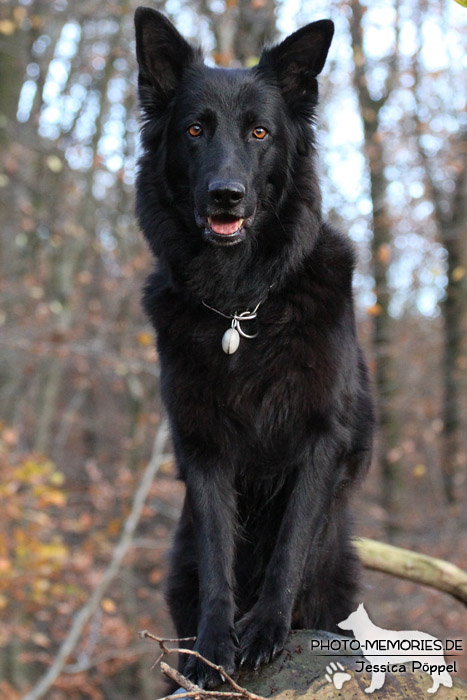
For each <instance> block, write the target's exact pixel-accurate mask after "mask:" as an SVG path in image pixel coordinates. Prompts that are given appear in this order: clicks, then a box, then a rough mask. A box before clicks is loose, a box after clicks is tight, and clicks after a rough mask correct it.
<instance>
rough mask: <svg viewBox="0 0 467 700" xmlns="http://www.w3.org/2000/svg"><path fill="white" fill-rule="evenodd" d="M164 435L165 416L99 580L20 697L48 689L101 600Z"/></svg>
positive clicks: (32, 698)
mask: <svg viewBox="0 0 467 700" xmlns="http://www.w3.org/2000/svg"><path fill="white" fill-rule="evenodd" d="M167 436H168V421H167V419H164V420H163V421H162V423H161V424H160V426H159V430H158V431H157V434H156V437H155V439H154V446H153V450H152V455H151V459H150V460H149V462H148V464H147V466H146V468H145V470H144V472H143V475H142V477H141V481H140V483H139V486H138V488H137V490H136V493H135V495H134V498H133V504H132V507H131V511H130V514H129V516H128V518H127V519H126V521H125V524H124V526H123V532H122V535H121V537H120V540H119V542H118V544H117V546H116V547H115V549H114V552H113V555H112V559H111V561H110V564H109V566H108V567H107V569H106V570H105V572H104V575H103V577H102V579H101V581H100V583H99V584H98V585H97V586H96V588H95V589H94V591H93V592H92V594H91V596H90V598H89V600H88V602H87V603H86V604H85V605H83V607H82V608H80V610H79V611H78V612H77V613H76V615H75V617H74V619H73V623H72V625H71V627H70V631H69V632H68V634H67V636H66V638H65V640H64V641H63V643H62V645H61V647H60V648H59V650H58V653H57V656H56V657H55V659H54V661H53V663H52V665H51V666H50V667H49V669H48V670H47V671H46V673H44V675H43V676H42V677H41V678H40V680H39V681H38V682H37V683H36V685H34V686H33V687H32V688H31V690H30V691H29V692H28V693H26V695H24V696H23V697H22V698H21V700H38V698H41V697H42V696H43V695H44V693H46V692H47V691H48V689H49V688H50V686H51V685H52V684H53V683H54V681H55V680H56V679H57V678H58V676H59V675H60V673H61V672H62V671H63V668H64V666H65V663H66V660H67V658H68V657H69V655H70V654H71V653H72V652H73V651H74V649H75V648H76V645H77V644H78V642H79V640H80V637H81V634H82V631H83V628H84V626H85V624H86V623H87V622H88V620H89V619H90V617H91V615H92V614H93V612H94V611H95V609H96V608H97V606H98V605H99V603H100V602H101V600H102V597H103V595H104V593H105V591H106V590H107V588H108V586H109V584H110V583H111V582H112V581H113V579H114V578H115V576H116V575H117V574H118V572H119V570H120V567H121V564H122V561H123V558H124V556H125V554H126V553H127V551H128V549H129V547H130V545H131V542H132V539H133V535H134V532H135V530H136V527H137V526H138V523H139V520H140V518H141V513H142V510H143V506H144V503H145V501H146V498H147V496H148V493H149V489H150V488H151V485H152V482H153V481H154V477H155V475H156V474H157V471H158V469H159V467H160V465H161V464H162V462H163V459H162V456H163V449H164V445H165V442H166V440H167Z"/></svg>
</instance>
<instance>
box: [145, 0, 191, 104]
mask: <svg viewBox="0 0 467 700" xmlns="http://www.w3.org/2000/svg"><path fill="white" fill-rule="evenodd" d="M135 29H136V57H137V59H138V66H139V79H138V83H139V88H140V93H141V89H143V91H144V88H147V87H151V88H153V89H155V90H156V91H157V93H158V97H159V98H165V99H170V97H171V95H172V93H173V91H174V90H175V88H176V86H177V83H178V82H179V80H180V78H181V76H182V73H183V70H184V69H185V67H186V66H187V65H188V64H189V63H190V62H191V61H193V60H194V58H195V56H196V51H195V50H194V49H193V48H192V47H191V46H190V44H188V42H186V41H185V39H184V38H183V37H182V35H181V34H180V33H179V32H178V31H177V30H176V29H175V27H174V26H173V24H172V23H171V22H169V20H168V19H167V18H166V17H164V15H162V14H161V13H160V12H157V11H156V10H152V9H151V8H149V7H138V9H137V10H136V12H135ZM141 98H142V100H143V95H141ZM143 101H144V100H143ZM143 106H144V105H143Z"/></svg>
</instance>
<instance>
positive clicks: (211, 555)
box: [183, 468, 236, 688]
mask: <svg viewBox="0 0 467 700" xmlns="http://www.w3.org/2000/svg"><path fill="white" fill-rule="evenodd" d="M186 486H187V497H188V501H189V505H190V511H191V515H192V519H193V529H194V532H195V538H196V544H197V550H198V577H199V618H198V619H199V621H198V632H197V640H196V644H195V647H194V649H195V650H196V651H198V652H199V653H200V654H202V655H203V656H204V657H206V658H207V659H209V660H210V661H213V662H214V663H216V664H219V665H221V666H223V668H224V669H225V670H226V671H227V672H228V673H231V672H232V671H233V670H234V662H235V651H236V647H235V644H234V639H235V631H234V625H233V620H234V597H233V584H232V579H233V557H234V524H235V507H236V502H235V490H234V488H233V485H232V484H231V482H230V479H229V477H228V475H226V474H225V473H219V469H218V468H217V469H216V468H214V469H211V470H207V469H204V470H203V469H197V468H195V469H192V468H190V469H188V470H186ZM183 673H184V675H185V676H187V677H188V678H189V679H190V680H191V681H193V682H195V683H197V684H198V685H200V686H201V687H204V688H209V687H212V686H214V685H218V684H219V683H220V681H221V678H220V676H219V674H218V673H217V672H216V671H214V670H213V669H211V668H210V667H208V666H207V664H205V663H204V662H202V661H201V660H199V659H196V658H195V657H193V656H190V657H189V658H188V660H187V662H186V664H185V666H184V670H183Z"/></svg>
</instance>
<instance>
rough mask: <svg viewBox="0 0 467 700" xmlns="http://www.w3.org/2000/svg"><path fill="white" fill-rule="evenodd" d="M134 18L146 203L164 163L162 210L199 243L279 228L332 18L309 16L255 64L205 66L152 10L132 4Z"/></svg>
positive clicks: (305, 145)
mask: <svg viewBox="0 0 467 700" xmlns="http://www.w3.org/2000/svg"><path fill="white" fill-rule="evenodd" d="M135 25H136V48H137V59H138V65H139V85H138V86H139V96H140V103H141V107H142V111H143V116H144V120H145V122H144V125H143V130H142V135H143V147H144V149H145V152H146V154H149V153H150V154H151V155H150V156H149V155H148V159H149V158H151V160H150V161H149V160H147V161H146V162H144V156H143V159H142V161H141V163H142V165H141V169H143V168H145V178H146V180H145V184H143V185H142V183H141V182H140V189H141V187H142V188H143V189H144V196H145V197H146V201H147V198H148V197H151V185H150V184H148V179H150V177H151V174H150V172H148V171H150V169H151V168H153V169H157V168H162V169H163V171H164V182H167V183H168V190H169V194H167V196H166V199H167V201H166V202H165V205H164V202H163V203H162V205H161V206H162V208H164V206H165V208H166V209H168V208H171V209H172V210H174V209H176V210H177V212H178V215H179V216H180V218H181V220H182V221H183V223H184V226H185V229H186V230H187V232H188V235H189V236H190V237H192V238H195V237H196V236H197V237H198V239H199V240H200V241H203V245H206V242H207V243H208V244H215V245H217V246H233V245H236V244H239V243H241V242H242V241H245V240H247V239H248V238H254V237H255V236H257V235H258V231H260V230H262V231H264V230H266V229H268V230H269V231H272V230H274V227H275V228H276V229H281V230H282V231H283V230H284V228H285V227H284V222H283V221H281V211H280V209H281V205H282V204H283V199H284V192H285V191H286V189H287V185H289V182H288V181H290V180H292V179H294V177H295V172H294V168H293V163H294V161H295V160H296V159H297V158H300V156H303V155H306V154H307V153H308V152H309V150H310V148H311V146H312V132H311V129H310V124H309V122H310V120H311V118H312V117H313V113H314V107H315V105H316V102H317V94H318V88H317V80H316V76H317V75H318V74H319V73H320V72H321V70H322V68H323V66H324V62H325V59H326V56H327V53H328V49H329V46H330V43H331V39H332V35H333V23H332V22H331V21H330V20H321V21H318V22H313V23H312V24H309V25H307V26H306V27H303V28H302V29H300V30H299V31H297V32H295V33H294V34H292V35H291V36H289V37H288V38H287V39H285V41H283V42H282V43H280V44H278V45H277V46H274V47H272V48H268V49H265V50H264V51H263V53H262V55H261V58H260V61H259V64H258V65H257V66H255V67H254V68H252V69H235V70H227V69H220V68H210V67H208V66H206V65H204V63H203V60H202V56H201V53H200V51H199V50H197V49H194V48H193V47H192V46H190V44H188V43H187V42H186V41H185V39H184V38H183V37H182V36H181V35H180V34H179V32H178V31H177V30H176V29H175V27H174V26H173V25H172V24H171V23H170V22H169V21H168V20H167V19H166V18H165V17H164V16H163V15H161V14H160V13H159V12H157V11H155V10H152V9H149V8H143V7H140V8H138V9H137V11H136V15H135ZM162 144H163V150H162ZM155 154H157V159H156V155H155ZM161 160H163V161H164V162H163V163H161ZM298 185H299V183H298V182H295V180H294V184H293V187H295V190H296V189H297V186H298ZM159 189H160V188H159ZM290 189H291V187H290V186H289V187H288V190H289V191H290ZM154 191H155V188H154V189H153V190H152V195H153V196H155V195H154ZM157 196H158V197H159V199H161V197H162V198H163V196H164V194H163V193H161V192H160V191H158V192H157ZM288 216H289V217H291V216H293V213H290V212H289V213H288ZM140 219H141V217H140ZM142 224H143V229H144V228H145V226H144V222H142ZM156 252H158V251H157V250H156Z"/></svg>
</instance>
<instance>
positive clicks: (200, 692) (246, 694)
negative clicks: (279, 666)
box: [139, 630, 265, 700]
mask: <svg viewBox="0 0 467 700" xmlns="http://www.w3.org/2000/svg"><path fill="white" fill-rule="evenodd" d="M139 634H140V637H142V638H143V639H152V640H154V641H155V642H157V643H158V644H159V646H160V648H161V650H162V654H161V656H160V657H159V659H158V660H157V661H156V663H157V662H158V661H160V660H161V658H162V657H163V656H166V655H167V654H186V655H188V656H195V657H196V658H197V659H200V661H202V662H203V663H205V664H206V665H207V666H210V667H211V668H213V669H214V670H215V671H217V672H218V673H219V674H220V676H221V678H222V679H223V680H224V681H225V682H227V683H228V684H229V685H230V686H231V687H232V688H233V691H219V690H204V688H200V687H199V686H197V685H195V684H194V683H192V682H191V681H190V680H188V678H185V676H184V675H183V674H182V673H180V671H176V670H175V669H174V668H172V667H171V666H169V665H168V664H166V663H165V662H164V661H161V663H160V668H161V671H162V673H164V674H165V675H166V676H167V677H168V678H170V679H171V680H173V681H175V682H176V683H178V685H180V686H181V687H182V688H184V689H185V690H186V691H187V692H186V693H183V696H182V697H190V698H204V697H216V698H222V697H225V698H248V700H265V698H263V697H262V696H261V695H255V694H254V693H251V692H250V691H249V690H247V689H246V688H242V686H241V685H238V683H236V682H235V681H234V679H233V678H232V676H230V675H229V674H228V673H227V671H226V670H225V668H224V667H223V666H220V665H219V664H215V663H213V662H212V661H209V659H206V658H205V657H204V656H202V655H201V654H200V653H199V652H198V651H195V650H194V649H183V648H181V647H167V642H185V641H188V640H193V639H194V638H193V637H187V638H185V639H164V638H162V637H156V635H154V634H152V633H151V632H148V630H143V631H142V632H140V633H139ZM173 698H180V694H179V693H174V694H172V695H166V696H165V697H164V698H161V700H172V699H173Z"/></svg>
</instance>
